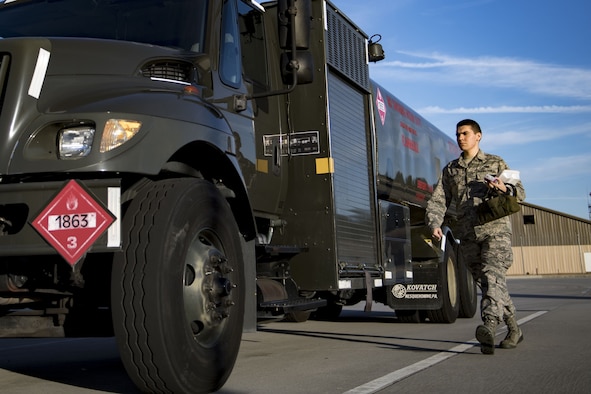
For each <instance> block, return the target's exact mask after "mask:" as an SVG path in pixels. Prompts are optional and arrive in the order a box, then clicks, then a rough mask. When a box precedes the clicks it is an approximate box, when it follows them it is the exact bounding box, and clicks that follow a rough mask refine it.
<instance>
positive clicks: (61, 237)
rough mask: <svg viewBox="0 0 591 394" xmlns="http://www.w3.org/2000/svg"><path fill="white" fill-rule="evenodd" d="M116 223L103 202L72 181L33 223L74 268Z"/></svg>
mask: <svg viewBox="0 0 591 394" xmlns="http://www.w3.org/2000/svg"><path fill="white" fill-rule="evenodd" d="M114 221H115V216H113V214H112V213H111V212H110V211H109V210H108V209H106V208H105V207H104V205H103V204H102V203H100V202H99V201H97V200H96V199H95V198H93V197H92V196H91V194H90V192H88V191H87V190H86V189H85V188H83V187H82V185H80V184H79V183H78V182H77V181H75V180H71V181H69V182H68V183H67V184H66V186H65V187H64V188H63V189H62V190H61V191H60V192H59V193H58V194H57V195H56V196H55V197H54V199H53V200H51V202H50V203H49V204H48V205H47V207H45V209H44V210H43V211H42V212H41V213H40V214H39V215H38V216H37V218H36V219H35V220H34V221H33V222H32V223H31V224H32V226H33V227H34V228H35V230H37V231H38V232H39V234H41V236H42V237H43V238H44V239H45V240H46V241H47V242H49V244H51V246H53V247H54V248H55V250H57V251H58V253H59V254H60V255H61V256H62V257H63V258H64V259H66V261H67V262H68V263H69V264H70V265H71V266H74V265H75V264H76V263H77V262H78V261H79V260H80V258H81V257H82V256H83V255H84V253H86V251H87V250H88V249H89V248H90V247H91V246H92V244H93V243H94V241H96V240H97V239H98V238H99V237H100V236H101V235H102V234H103V232H105V230H106V229H108V228H109V226H110V225H111V223H113V222H114Z"/></svg>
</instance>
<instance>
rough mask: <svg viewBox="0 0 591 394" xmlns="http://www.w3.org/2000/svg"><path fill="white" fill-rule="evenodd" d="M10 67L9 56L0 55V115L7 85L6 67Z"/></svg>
mask: <svg viewBox="0 0 591 394" xmlns="http://www.w3.org/2000/svg"><path fill="white" fill-rule="evenodd" d="M9 65H10V55H7V54H3V53H0V113H2V108H3V106H4V105H3V104H4V96H5V95H6V85H7V84H8V66H9Z"/></svg>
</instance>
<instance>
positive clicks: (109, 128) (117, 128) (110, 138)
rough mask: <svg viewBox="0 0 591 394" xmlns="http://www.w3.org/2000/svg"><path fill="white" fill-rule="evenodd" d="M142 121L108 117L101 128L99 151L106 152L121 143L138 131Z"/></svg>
mask: <svg viewBox="0 0 591 394" xmlns="http://www.w3.org/2000/svg"><path fill="white" fill-rule="evenodd" d="M141 126H142V122H139V121H136V120H125V119H109V120H108V121H107V123H105V128H104V129H103V137H102V139H101V148H100V151H101V153H105V152H108V151H110V150H113V149H115V148H116V147H118V146H120V145H123V144H124V143H126V142H127V141H129V140H130V139H132V138H133V136H134V135H136V134H137V133H138V131H140V127H141Z"/></svg>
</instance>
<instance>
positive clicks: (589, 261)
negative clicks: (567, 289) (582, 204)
mask: <svg viewBox="0 0 591 394" xmlns="http://www.w3.org/2000/svg"><path fill="white" fill-rule="evenodd" d="M511 224H512V226H513V260H514V262H513V266H512V267H511V268H510V269H509V271H508V273H507V275H548V274H584V273H590V272H591V221H589V220H585V219H581V218H579V217H576V216H571V215H567V214H565V213H562V212H557V211H553V210H551V209H548V208H544V207H540V206H537V205H533V204H530V203H527V202H522V203H521V211H520V212H518V213H516V214H514V215H512V216H511Z"/></svg>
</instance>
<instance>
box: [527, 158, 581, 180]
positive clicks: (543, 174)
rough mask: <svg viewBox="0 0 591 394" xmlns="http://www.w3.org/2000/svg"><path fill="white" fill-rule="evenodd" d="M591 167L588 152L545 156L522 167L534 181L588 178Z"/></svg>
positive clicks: (529, 178) (528, 177)
mask: <svg viewBox="0 0 591 394" xmlns="http://www.w3.org/2000/svg"><path fill="white" fill-rule="evenodd" d="M589 168H591V156H590V155H587V154H581V155H573V156H560V157H545V158H543V159H539V160H538V161H536V162H534V163H532V164H531V165H530V166H529V167H528V168H522V169H521V172H522V174H524V178H527V179H528V180H529V181H532V182H548V181H562V180H566V179H573V178H574V179H576V178H580V179H581V180H583V179H584V180H587V179H588V177H589Z"/></svg>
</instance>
